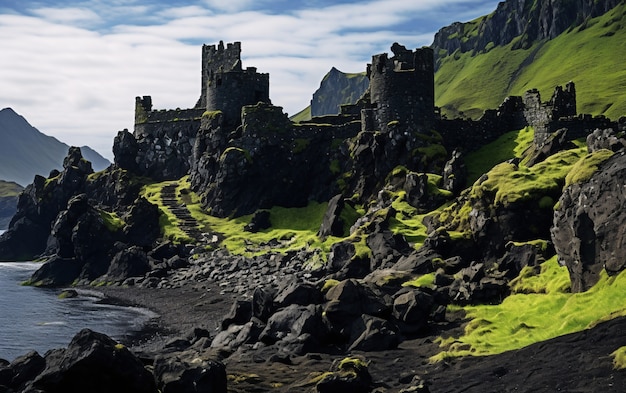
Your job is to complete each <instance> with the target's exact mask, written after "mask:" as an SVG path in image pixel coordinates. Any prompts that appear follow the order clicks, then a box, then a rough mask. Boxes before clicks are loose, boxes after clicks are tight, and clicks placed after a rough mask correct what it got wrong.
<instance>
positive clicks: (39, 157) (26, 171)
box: [0, 108, 110, 186]
mask: <svg viewBox="0 0 626 393" xmlns="http://www.w3.org/2000/svg"><path fill="white" fill-rule="evenodd" d="M0 141H1V142H2V143H0V179H2V180H6V181H14V182H16V183H18V184H20V185H22V186H26V185H28V184H30V183H31V182H32V181H33V178H34V177H35V175H48V174H49V173H50V171H51V170H53V169H60V168H61V167H62V164H63V158H64V157H65V155H66V154H67V151H68V149H69V146H68V145H66V144H65V143H63V142H60V141H59V140H57V139H56V138H54V137H51V136H47V135H45V134H43V133H41V132H40V131H39V130H37V129H36V128H35V127H33V126H31V125H30V124H29V123H28V121H27V120H26V119H25V118H24V117H22V116H20V115H19V114H17V113H16V112H15V111H14V110H13V109H11V108H4V109H2V110H0ZM81 150H82V151H83V154H84V155H85V157H86V158H87V159H88V160H89V161H91V162H92V164H93V166H94V168H95V169H96V170H102V169H104V168H106V167H107V166H109V165H110V162H109V161H108V160H107V159H105V158H104V157H102V156H101V155H100V154H98V153H97V152H96V151H94V150H92V149H91V148H89V147H88V146H83V147H81Z"/></svg>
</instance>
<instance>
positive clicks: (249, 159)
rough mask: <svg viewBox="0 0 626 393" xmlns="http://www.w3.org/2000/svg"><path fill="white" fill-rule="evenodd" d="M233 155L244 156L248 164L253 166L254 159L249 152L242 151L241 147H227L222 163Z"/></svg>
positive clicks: (222, 156) (221, 158) (222, 155)
mask: <svg viewBox="0 0 626 393" xmlns="http://www.w3.org/2000/svg"><path fill="white" fill-rule="evenodd" d="M231 153H239V154H243V156H244V157H245V158H246V161H247V162H248V164H252V157H251V156H250V152H249V151H247V150H244V149H241V148H239V147H233V146H231V147H227V148H226V150H224V151H223V152H222V154H221V155H220V161H223V160H224V159H225V158H226V156H227V155H228V154H231Z"/></svg>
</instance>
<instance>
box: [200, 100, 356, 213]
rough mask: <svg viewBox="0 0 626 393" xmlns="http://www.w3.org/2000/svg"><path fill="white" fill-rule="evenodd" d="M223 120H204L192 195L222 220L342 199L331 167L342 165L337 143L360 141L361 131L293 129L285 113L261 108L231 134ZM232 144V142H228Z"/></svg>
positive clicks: (247, 110) (247, 112) (247, 113)
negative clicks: (351, 139) (336, 162)
mask: <svg viewBox="0 0 626 393" xmlns="http://www.w3.org/2000/svg"><path fill="white" fill-rule="evenodd" d="M220 118H221V115H219V114H214V115H211V116H207V117H205V118H204V119H203V122H202V128H201V130H200V132H199V134H198V137H197V139H196V146H195V148H194V152H195V153H194V154H195V159H196V160H197V161H196V164H194V166H193V168H192V171H191V183H192V187H193V189H194V190H195V191H196V192H198V193H200V194H201V195H202V197H203V202H204V204H205V206H206V207H207V208H208V209H210V210H211V212H212V213H213V214H215V215H217V216H221V217H225V216H230V215H235V216H240V215H244V214H250V213H253V212H254V211H256V210H258V209H264V208H270V207H272V206H276V205H279V206H285V207H297V206H305V205H306V204H307V203H308V201H310V200H317V201H320V202H321V201H327V200H328V199H330V197H331V196H332V195H335V194H337V188H336V187H337V186H336V184H335V182H334V179H335V176H336V175H335V174H334V173H333V167H332V165H331V163H332V161H333V159H335V160H339V158H338V155H339V154H340V153H339V149H337V148H335V149H333V148H332V146H333V141H334V140H336V139H345V138H347V137H349V136H351V135H355V134H356V131H357V129H358V126H357V127H355V125H351V124H348V125H344V126H338V127H329V128H331V129H329V130H328V132H319V128H318V127H313V126H307V125H302V126H294V125H292V124H291V122H289V120H288V119H287V117H286V116H285V115H284V114H283V113H282V108H280V107H274V106H271V105H269V104H263V103H259V104H258V105H254V106H246V107H244V108H243V111H242V126H241V127H240V128H238V129H237V130H235V131H234V132H231V131H229V130H227V129H225V128H224V125H223V124H222V122H221V120H220ZM226 141H227V142H226Z"/></svg>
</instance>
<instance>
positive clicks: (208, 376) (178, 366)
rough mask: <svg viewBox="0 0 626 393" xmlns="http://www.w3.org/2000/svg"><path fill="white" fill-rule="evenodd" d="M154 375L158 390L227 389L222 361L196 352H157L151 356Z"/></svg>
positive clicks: (189, 392)
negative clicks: (153, 356)
mask: <svg viewBox="0 0 626 393" xmlns="http://www.w3.org/2000/svg"><path fill="white" fill-rule="evenodd" d="M154 377H155V379H156V381H157V386H158V389H159V392H161V393H200V392H211V393H226V392H227V388H226V384H227V381H226V368H225V367H224V365H223V364H222V363H219V362H217V361H214V360H206V359H203V358H202V357H201V356H199V354H194V353H183V354H173V355H166V356H158V357H157V358H156V359H155V360H154Z"/></svg>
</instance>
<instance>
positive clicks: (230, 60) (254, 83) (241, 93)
mask: <svg viewBox="0 0 626 393" xmlns="http://www.w3.org/2000/svg"><path fill="white" fill-rule="evenodd" d="M269 91H270V77H269V74H259V73H258V72H257V69H256V67H248V68H246V69H245V70H244V69H243V68H242V65H241V42H234V43H230V44H227V45H226V47H224V43H223V42H221V41H220V43H219V45H218V46H215V45H203V46H202V92H201V95H200V100H199V101H198V104H197V105H196V106H197V107H200V108H205V109H206V110H207V111H216V110H220V111H222V113H223V114H224V121H225V122H226V124H233V125H236V124H239V123H240V122H241V108H242V107H243V106H245V105H254V104H256V103H258V102H265V103H270V96H269Z"/></svg>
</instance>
